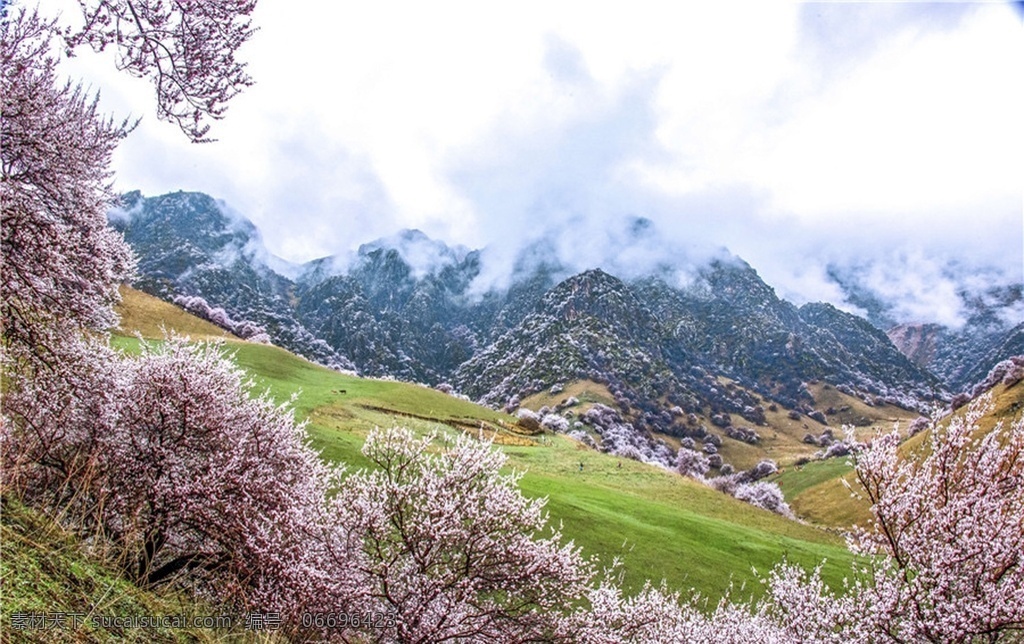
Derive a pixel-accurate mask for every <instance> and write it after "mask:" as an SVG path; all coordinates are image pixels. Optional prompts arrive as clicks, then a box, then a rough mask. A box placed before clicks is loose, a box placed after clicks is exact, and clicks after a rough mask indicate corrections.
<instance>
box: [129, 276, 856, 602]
mask: <svg viewBox="0 0 1024 644" xmlns="http://www.w3.org/2000/svg"><path fill="white" fill-rule="evenodd" d="M132 299H133V300H135V301H139V300H141V301H142V302H143V303H144V305H145V310H146V314H145V315H142V316H139V315H137V314H135V315H134V317H133V318H132V319H133V320H134V323H135V328H137V329H143V332H144V329H147V328H148V329H150V330H152V329H158V328H160V327H161V325H160V324H154V323H153V322H152V321H149V320H147V316H148V317H152V316H159V317H160V318H161V320H162V324H163V326H165V327H166V328H177V327H178V324H179V323H180V321H181V320H182V318H183V317H184V318H186V319H187V318H191V316H188V315H187V314H185V313H184V312H182V311H181V310H180V309H177V308H176V307H173V306H170V305H167V304H164V303H162V302H158V301H153V300H152V299H151V298H147V297H146V296H139V295H135V294H133V295H132ZM126 300H127V298H126ZM129 306H130V307H133V306H134V304H133V303H129ZM161 335H162V332H161ZM203 335H204V337H205V338H206V339H210V338H214V337H216V336H215V335H214V334H213V333H204V334H203ZM151 337H153V336H152V335H151ZM115 345H117V346H119V347H121V348H122V349H123V350H127V351H137V350H138V340H137V339H134V338H127V337H123V336H121V337H115ZM225 351H226V352H228V353H229V354H231V355H232V356H233V359H234V360H235V362H236V363H237V364H238V365H239V366H240V367H241V368H242V369H244V370H245V371H246V372H247V373H248V374H250V375H251V377H252V381H253V385H254V391H257V392H259V391H264V390H268V391H269V392H270V394H271V395H272V396H273V398H274V399H275V400H278V401H280V402H285V401H288V400H290V399H291V397H292V396H295V398H294V403H293V404H294V409H295V413H296V415H297V417H298V418H299V419H301V420H304V421H306V422H307V431H308V432H309V436H310V440H311V444H312V445H313V446H314V447H315V448H316V449H317V450H319V452H320V454H321V455H322V457H323V458H324V459H325V460H328V461H332V462H340V463H345V464H346V465H347V466H348V467H349V468H360V467H364V466H366V465H367V461H366V460H365V459H364V458H363V456H362V454H361V453H360V449H361V447H362V444H363V442H364V440H365V438H366V435H367V434H368V432H369V431H371V430H372V429H373V428H374V427H386V426H393V425H403V426H407V427H410V428H412V429H414V430H416V431H419V432H429V431H434V430H437V431H440V432H456V431H464V432H469V433H471V434H472V435H479V436H482V437H483V438H486V439H492V440H494V442H495V443H496V444H497V446H498V448H500V449H503V450H504V452H505V454H506V455H507V456H508V467H509V468H510V470H516V471H519V472H522V473H523V477H522V479H521V481H520V486H521V489H522V491H523V493H524V494H526V495H527V496H530V497H546V498H547V506H546V508H547V511H548V513H549V519H550V522H551V525H554V526H558V525H561V529H562V534H563V537H564V538H565V539H571V540H573V541H574V542H575V543H576V544H577V545H578V546H580V547H581V548H582V549H583V552H584V554H586V555H588V556H589V555H593V556H596V557H597V558H598V560H599V561H600V563H601V564H602V565H603V566H610V565H611V564H612V563H613V562H615V561H616V560H618V561H619V562H620V568H619V569H618V572H619V574H621V575H622V577H623V581H624V583H625V585H626V587H627V588H628V589H631V590H636V589H639V588H641V587H642V586H643V584H644V583H645V582H646V581H648V580H650V581H652V582H654V583H660V582H661V581H662V580H664V581H665V582H666V583H667V584H668V585H669V587H671V588H674V589H678V590H681V591H683V592H684V594H688V593H689V592H690V591H691V590H692V591H695V592H698V593H699V594H700V595H701V596H702V597H705V598H707V599H708V601H709V602H710V603H711V604H714V603H717V601H718V599H720V598H721V597H722V596H723V595H725V594H726V593H728V592H730V587H732V591H731V592H732V593H733V597H734V598H735V599H742V598H745V597H748V596H749V595H758V594H759V593H760V592H761V584H760V583H758V579H759V576H762V575H765V574H766V573H767V572H768V571H769V570H770V569H771V568H772V567H773V566H774V565H775V564H777V563H779V562H781V561H783V560H788V561H790V562H796V563H799V564H801V565H804V566H806V567H808V568H811V567H814V566H816V565H817V564H819V563H820V562H821V561H822V560H827V564H826V566H825V568H824V570H823V575H824V577H825V579H826V580H827V581H828V582H829V583H831V584H832V585H833V586H834V587H837V588H838V587H840V586H841V580H842V578H843V577H844V576H845V575H847V574H849V571H850V563H851V561H852V555H851V554H850V553H849V552H848V551H847V550H846V548H845V547H844V546H843V543H842V540H841V539H840V538H838V537H837V536H836V535H834V534H832V533H830V532H828V531H825V530H821V529H818V528H815V527H811V526H809V525H806V524H802V523H799V522H796V521H791V520H787V519H784V518H782V517H780V516H778V515H775V514H772V513H770V512H767V511H764V510H761V509H758V508H755V507H753V506H750V505H748V504H745V503H742V502H739V501H736V500H735V499H733V498H731V497H729V496H727V495H724V494H721V493H719V492H716V491H714V490H712V489H710V488H708V487H705V486H703V485H700V484H698V483H696V482H694V481H692V480H689V479H685V478H683V477H680V476H678V475H676V474H673V473H670V472H667V471H665V470H662V469H660V468H657V467H654V466H650V465H647V464H643V463H639V462H636V461H631V460H628V459H622V458H619V457H615V456H609V455H606V454H601V453H599V452H596V451H593V450H590V449H587V448H585V447H584V446H582V445H581V444H579V443H577V442H576V441H574V440H572V439H569V438H567V437H565V436H562V435H553V434H544V435H540V436H529V435H525V434H523V433H521V430H519V429H518V428H517V426H516V425H515V421H514V419H513V418H512V417H510V416H507V415H505V414H501V413H498V412H496V411H493V410H490V409H486V408H484V407H480V406H478V405H475V404H473V403H470V402H466V401H464V400H461V399H458V398H455V397H452V396H449V395H447V394H444V393H441V392H438V391H434V390H432V389H429V388H427V387H423V386H418V385H413V384H407V383H401V382H396V381H390V380H377V379H369V378H359V377H355V376H352V375H346V374H341V373H337V372H334V371H331V370H328V369H325V368H323V367H320V366H318V365H315V364H312V363H310V362H308V361H306V360H304V359H302V358H299V357H297V356H295V355H293V354H291V353H289V352H287V351H285V350H283V349H280V348H277V347H273V346H267V345H260V344H253V343H248V342H242V341H239V340H227V341H225ZM571 393H572V392H569V394H566V393H563V394H561V395H562V396H565V395H571ZM580 393H583V392H580ZM581 462H582V463H583V469H582V471H581V470H580V463H581ZM755 570H756V572H755Z"/></svg>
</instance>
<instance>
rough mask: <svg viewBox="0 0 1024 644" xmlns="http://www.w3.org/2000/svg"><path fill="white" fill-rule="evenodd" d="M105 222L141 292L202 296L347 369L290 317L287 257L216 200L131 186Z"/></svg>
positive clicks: (281, 341)
mask: <svg viewBox="0 0 1024 644" xmlns="http://www.w3.org/2000/svg"><path fill="white" fill-rule="evenodd" d="M110 222H111V225H112V226H113V227H114V228H115V229H117V230H119V231H120V232H121V233H122V234H123V235H124V238H125V241H127V242H128V244H129V245H131V247H132V249H134V251H135V253H136V255H137V256H138V258H139V264H138V277H137V279H136V281H135V286H136V287H138V288H140V289H141V290H143V291H146V292H148V293H150V294H152V295H156V296H158V297H161V298H163V299H165V300H168V301H170V300H173V298H174V297H175V296H176V295H190V296H199V297H202V298H203V299H204V300H206V301H207V302H209V303H210V304H211V305H212V306H215V307H220V308H223V309H225V310H226V311H227V313H228V314H229V315H230V316H231V317H232V318H234V319H236V320H245V321H251V322H253V323H254V324H255V325H258V326H259V327H261V328H262V329H264V330H265V331H266V332H267V334H268V335H270V336H271V337H272V338H273V339H274V341H275V342H277V343H279V344H281V345H282V346H285V347H288V348H289V349H291V350H293V351H296V352H297V353H299V354H301V355H304V356H306V357H308V358H310V359H313V360H316V361H318V362H321V363H323V364H327V365H333V366H336V367H339V368H343V369H354V368H355V366H354V365H353V364H352V363H351V362H350V361H349V360H348V359H347V358H345V357H344V356H343V355H341V354H339V353H338V352H337V351H336V350H335V349H333V348H332V347H330V346H329V345H328V344H327V343H325V342H323V341H322V340H320V339H319V338H317V337H316V336H314V335H313V334H312V333H310V332H309V331H308V330H307V329H306V328H305V327H304V326H303V325H302V324H301V323H300V322H299V321H298V319H297V318H296V316H295V314H294V311H293V310H292V304H291V299H292V298H293V297H294V293H293V290H294V284H293V283H292V282H291V281H290V280H289V279H287V278H286V277H284V276H283V275H281V273H280V272H279V271H282V270H288V268H290V267H289V265H288V263H287V262H285V261H284V260H281V259H279V258H275V257H273V256H272V255H271V254H270V253H269V252H268V251H267V250H266V247H265V246H264V245H263V241H262V239H261V238H260V235H259V231H258V230H257V229H256V227H255V226H254V225H253V224H252V222H250V221H249V220H247V219H244V218H242V217H241V216H239V215H237V214H235V213H232V212H231V211H229V210H228V209H227V208H226V206H225V205H224V204H222V203H219V202H217V201H215V200H214V199H213V198H212V197H209V196H207V195H204V194H202V193H195V192H175V193H170V194H166V195H162V196H159V197H150V198H143V197H142V195H141V193H139V192H131V193H128V194H127V195H124V196H123V198H122V208H119V209H118V210H116V211H114V212H113V213H111V216H110ZM275 269H276V270H275Z"/></svg>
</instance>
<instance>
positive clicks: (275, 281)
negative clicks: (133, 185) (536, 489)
mask: <svg viewBox="0 0 1024 644" xmlns="http://www.w3.org/2000/svg"><path fill="white" fill-rule="evenodd" d="M126 202H127V204H126V208H125V209H123V210H121V211H118V212H115V213H112V216H111V220H112V223H113V224H114V225H115V226H116V227H117V228H118V229H120V230H122V231H123V232H124V234H125V237H126V239H127V240H128V242H129V243H130V244H131V245H132V246H133V247H134V248H135V249H136V252H137V253H138V254H139V256H140V271H139V272H140V278H139V286H141V287H142V288H143V289H145V290H147V291H149V292H151V293H154V294H157V295H159V296H162V297H164V298H165V299H171V298H172V297H173V296H174V295H175V294H179V293H180V294H186V295H196V296H202V297H204V298H206V299H207V300H208V301H209V303H210V304H211V305H212V306H221V307H223V308H225V309H226V310H227V312H228V313H229V314H230V315H231V316H232V317H233V318H235V319H251V320H254V321H255V322H257V323H259V324H260V325H262V326H264V327H266V328H267V329H268V333H270V335H271V337H272V338H273V339H274V341H275V342H277V343H279V344H282V345H283V346H286V347H288V348H291V349H293V350H295V351H297V352H298V353H301V354H303V355H307V357H311V358H313V359H317V360H320V361H322V362H333V363H334V364H338V365H350V366H354V367H356V368H358V369H359V370H360V371H362V372H363V373H366V374H368V375H390V376H395V377H399V378H403V379H409V380H418V381H423V382H428V383H439V382H445V381H453V380H454V381H455V382H456V384H457V385H459V386H460V387H462V388H463V389H464V390H465V391H466V392H468V393H471V394H472V395H474V396H476V397H481V398H484V399H486V400H488V401H490V402H491V403H493V404H499V405H500V404H503V403H504V400H503V398H507V397H511V396H514V395H517V394H521V393H524V392H526V391H535V390H539V388H543V387H549V386H551V385H552V384H554V383H555V382H560V381H564V380H565V379H567V378H570V377H593V378H600V379H602V380H603V381H604V382H608V383H610V384H612V385H613V386H615V387H616V390H617V391H619V393H620V394H621V398H622V399H623V402H625V403H626V404H631V405H634V406H636V407H638V408H641V409H643V408H644V407H645V406H647V407H650V409H649V410H647V412H648V413H650V414H651V415H652V417H653V416H656V415H657V413H660V411H659V409H657V405H655V404H654V403H653V402H652V401H656V400H659V399H660V400H662V401H664V400H668V399H669V398H666V397H670V398H671V400H673V401H674V402H673V403H672V404H673V405H674V406H683V407H685V406H702V405H703V406H712V407H714V408H716V409H722V410H725V409H735V408H737V407H738V408H740V409H742V408H744V407H747V406H749V405H747V404H746V402H747V401H737V400H734V399H731V398H729V397H728V396H724V395H722V394H721V393H720V392H719V393H716V392H713V391H711V390H712V389H715V387H714V386H713V385H712V384H711V382H712V381H713V380H714V376H715V374H722V375H726V376H728V377H729V378H731V379H734V380H736V381H738V382H741V383H742V384H744V385H745V386H748V387H750V388H752V389H753V390H756V391H761V392H763V393H764V395H766V396H770V397H773V399H777V400H780V402H785V403H788V404H800V403H801V402H802V401H803V400H804V399H803V397H804V396H806V389H805V388H804V383H806V382H807V381H810V380H813V379H824V380H826V381H829V382H833V383H834V384H837V385H844V386H846V387H849V388H850V389H851V390H852V391H857V392H861V393H862V394H863V395H874V396H881V397H889V398H892V399H893V400H897V401H900V402H902V403H903V404H908V405H914V404H918V403H921V402H924V401H927V400H929V399H933V398H935V397H936V396H942V395H943V393H942V387H941V386H939V383H938V382H937V380H936V379H935V378H934V376H932V375H931V374H930V373H928V372H927V371H926V370H923V369H922V368H921V364H936V362H935V361H936V360H940V359H942V356H944V355H945V354H943V350H942V349H941V347H940V346H938V345H937V346H936V348H934V349H930V348H929V347H930V346H931V345H929V344H928V342H929V340H927V339H926V338H925V336H921V338H920V340H919V341H917V342H916V345H915V346H916V348H914V349H913V350H911V351H910V352H911V354H912V355H913V356H915V360H918V361H919V362H917V363H916V364H915V363H914V362H912V361H911V360H909V359H907V358H906V357H904V355H902V354H900V353H899V352H898V351H897V350H896V347H895V346H893V343H892V342H890V340H889V338H887V337H886V336H885V335H884V334H883V333H881V332H880V331H878V330H877V329H876V328H874V327H872V326H871V325H870V324H868V323H867V322H866V321H865V320H863V319H861V318H857V317H855V316H852V315H850V314H847V313H843V312H841V311H839V310H837V309H835V308H834V307H831V306H829V305H820V304H811V305H805V306H803V307H801V308H799V309H798V308H797V307H795V306H793V305H792V304H790V303H789V302H786V301H784V300H781V299H780V298H778V297H777V296H776V294H775V292H774V290H773V289H772V288H771V287H770V286H768V285H767V284H765V283H764V282H763V280H761V279H760V277H759V276H758V275H757V273H756V271H754V270H753V269H752V268H751V267H750V266H748V265H747V264H745V263H744V262H742V260H739V259H737V258H727V257H724V256H722V257H718V258H716V259H714V260H712V261H710V262H709V263H708V264H706V265H703V266H699V267H695V266H692V265H686V266H685V272H686V279H685V280H682V279H677V277H673V275H674V273H673V270H672V268H671V267H665V266H663V267H661V268H660V269H659V272H658V275H657V276H648V277H642V276H641V277H636V276H632V277H631V278H630V281H629V282H628V283H627V282H623V281H621V280H620V279H618V278H616V277H614V276H612V275H610V274H608V273H606V272H604V271H600V270H597V271H593V270H592V271H584V272H583V273H580V274H577V275H564V274H563V272H564V271H561V269H559V267H557V266H554V267H553V266H549V265H547V264H544V263H539V264H538V263H537V262H531V261H530V260H529V258H523V259H522V261H520V262H518V263H517V270H516V273H515V276H514V278H513V279H511V280H508V284H506V285H503V287H502V288H491V289H488V290H485V291H483V292H480V290H479V282H478V278H479V277H480V276H481V274H482V273H483V272H484V271H485V268H486V267H485V266H484V261H485V259H484V258H485V254H482V253H481V252H479V251H468V250H466V249H464V248H450V247H448V246H447V245H446V244H444V243H443V242H440V241H437V240H432V239H430V238H429V237H427V236H426V235H424V234H423V233H422V232H419V231H403V232H400V233H398V234H396V235H393V236H391V237H388V238H384V239H380V240H377V241H374V242H370V243H368V244H364V245H363V246H362V247H360V248H359V249H358V251H356V252H354V253H351V254H350V255H349V256H345V257H333V258H324V259H321V260H316V261H314V262H309V263H307V264H305V265H302V266H293V265H284V267H283V268H281V267H280V266H277V265H275V264H274V261H273V257H272V256H271V255H270V254H269V253H267V252H266V250H265V248H264V247H263V245H262V242H261V240H260V237H259V233H258V231H257V230H256V228H255V227H254V226H253V225H252V224H251V223H250V222H248V221H247V220H244V219H243V218H241V217H240V216H238V215H236V214H234V213H232V212H231V211H230V210H229V209H227V208H226V207H224V206H223V204H218V203H217V202H215V201H214V200H213V199H211V198H210V197H208V196H206V195H202V194H198V193H174V194H169V195H163V196H160V197H154V198H149V199H143V198H142V197H141V195H138V194H137V193H133V194H132V195H129V196H128V198H127V199H126ZM541 257H542V258H543V255H542V256H541ZM281 261H283V260H281ZM990 308H991V307H990ZM982 317H984V316H982ZM979 319H982V318H979ZM912 335H913V334H912V333H911V332H910V331H908V332H906V333H904V334H903V335H899V334H897V335H896V336H895V337H896V339H897V340H898V341H899V343H900V344H901V345H902V346H904V348H907V347H909V346H910V345H911V344H914V343H913V342H911V339H912ZM929 337H930V336H929ZM1003 339H1004V340H1012V338H1003ZM985 342H988V343H989V344H988V345H986V346H990V345H993V341H992V339H991V338H990V339H988V340H986V341H985ZM983 344H984V343H983ZM1003 344H1006V342H1003ZM947 346H950V347H952V346H954V345H953V344H950V343H947ZM1000 346H1001V345H1000ZM1012 346H1014V345H1013V344H1012V342H1010V343H1009V344H1008V345H1007V347H1012ZM993 351H994V353H993V355H998V354H999V351H998V350H995V349H993V350H991V351H988V353H992V352H993ZM986 355H987V353H986ZM922 356H932V357H931V358H930V360H931V362H930V363H921V362H920V360H923V357H922ZM1003 357H1005V356H1003ZM659 404H663V403H659ZM661 411H663V410H661Z"/></svg>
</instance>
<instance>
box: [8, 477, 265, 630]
mask: <svg viewBox="0 0 1024 644" xmlns="http://www.w3.org/2000/svg"><path fill="white" fill-rule="evenodd" d="M0 580H2V590H3V593H2V594H3V601H2V602H0V640H2V641H4V642H38V643H39V644H50V643H52V642H70V641H74V642H224V641H232V642H250V641H251V642H255V641H257V638H256V637H255V636H247V634H246V632H245V630H244V624H243V623H242V622H241V621H240V620H235V621H234V622H233V623H230V625H229V624H228V623H223V624H222V626H223V627H220V628H197V627H195V626H194V624H195V623H196V622H195V621H194V620H195V619H198V618H206V617H219V616H220V613H219V611H218V610H217V609H215V608H210V607H208V606H205V605H203V604H202V603H197V602H195V601H194V600H192V599H191V598H187V597H183V596H180V595H175V594H171V593H167V592H160V593H156V592H150V591H145V590H141V589H139V588H138V587H136V586H134V585H133V584H131V583H129V582H128V581H126V580H125V579H124V578H122V577H121V576H120V575H119V574H118V572H117V571H116V570H115V569H113V568H112V567H110V566H108V565H104V564H102V563H98V562H97V561H95V560H94V559H91V558H89V557H88V556H86V555H85V554H84V553H83V544H82V543H81V542H80V541H78V539H76V538H75V537H73V536H72V535H68V534H66V533H64V532H63V531H62V530H61V529H60V528H59V527H58V526H57V525H56V524H55V523H54V522H53V521H50V520H49V519H47V518H46V517H44V516H42V515H41V514H39V513H38V512H35V511H33V510H30V509H28V508H25V507H24V506H22V505H20V504H19V503H17V502H15V501H13V500H12V499H10V498H9V497H7V496H5V497H4V498H3V501H2V507H0ZM27 615H37V616H42V617H44V618H46V619H49V620H51V621H50V623H49V626H48V627H47V628H19V626H26V625H27V624H26V619H27V618H26V616H27ZM61 615H63V616H64V620H65V621H64V622H63V627H59V626H58V625H57V624H56V620H58V619H60V617H59V616H61ZM75 616H77V617H75ZM143 617H145V618H163V619H165V620H176V621H181V624H180V625H179V624H177V623H175V622H170V621H169V622H167V625H166V626H163V625H158V627H156V628H146V629H140V628H126V627H124V626H123V620H126V619H138V618H143ZM117 619H121V620H122V624H117V623H116V622H115V620H117ZM71 620H75V621H76V622H77V623H78V624H80V628H78V629H77V630H74V629H73V628H72V626H71V624H72V621H71ZM200 623H202V622H200ZM259 641H264V642H270V641H272V640H268V639H267V638H266V637H264V638H262V639H260V640H259Z"/></svg>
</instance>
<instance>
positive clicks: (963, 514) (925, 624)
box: [769, 397, 1024, 642]
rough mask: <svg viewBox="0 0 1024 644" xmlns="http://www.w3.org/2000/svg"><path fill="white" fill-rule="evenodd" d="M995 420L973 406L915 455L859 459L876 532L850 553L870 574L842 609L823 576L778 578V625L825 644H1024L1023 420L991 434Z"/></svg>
mask: <svg viewBox="0 0 1024 644" xmlns="http://www.w3.org/2000/svg"><path fill="white" fill-rule="evenodd" d="M988 408H990V399H989V398H988V397H982V398H980V399H978V400H976V401H975V402H973V403H972V404H971V405H970V407H969V409H968V410H967V411H966V413H965V414H963V415H958V416H953V417H951V418H950V419H949V420H948V422H947V423H945V424H944V425H939V426H936V427H934V428H933V429H932V431H931V434H930V435H929V436H928V438H927V441H926V442H923V443H921V444H920V446H919V448H918V449H917V450H916V452H914V453H909V454H907V453H902V449H901V443H900V435H899V433H897V432H896V431H893V432H892V433H890V434H886V435H883V436H880V437H878V438H877V439H876V440H875V441H874V442H873V444H872V445H871V446H870V447H868V448H866V449H864V450H862V451H860V452H858V453H857V454H856V456H855V462H856V473H857V478H858V480H859V482H860V484H861V486H862V487H863V490H864V493H865V495H866V497H867V499H868V500H869V501H870V502H871V503H872V508H871V512H872V516H873V525H872V526H871V528H870V529H860V530H858V531H857V532H856V533H855V534H854V535H853V536H852V537H851V543H850V545H851V547H852V548H853V549H854V550H855V551H857V552H861V553H864V554H865V555H867V556H868V557H867V561H869V562H870V565H869V566H868V567H866V568H864V569H862V570H859V571H858V573H859V574H858V575H857V576H856V577H855V580H854V581H853V582H851V586H850V588H848V589H847V592H846V594H845V595H843V596H841V597H837V596H834V595H833V594H831V593H830V592H829V591H828V590H827V589H825V588H824V587H823V585H822V584H821V581H820V579H818V578H817V577H816V575H811V576H807V575H804V574H803V573H801V571H798V570H795V569H792V568H785V567H784V568H781V569H779V570H777V571H776V572H775V573H774V575H773V577H772V579H771V583H770V585H769V589H770V593H771V595H772V603H771V610H772V612H773V614H774V615H775V616H776V617H777V618H779V619H780V620H781V621H783V622H785V623H786V624H787V626H788V628H790V629H791V630H792V631H793V632H794V633H796V634H798V635H799V636H801V637H807V638H810V639H814V640H818V641H836V642H840V641H842V642H850V641H854V642H972V641H982V642H995V641H1019V640H1020V639H1021V638H1024V418H1018V419H1017V420H1015V421H1014V422H1013V423H1012V424H1011V425H1010V426H1009V427H1006V428H1004V427H1002V426H1001V425H997V426H996V427H995V428H994V429H992V430H991V431H987V432H985V431H982V430H981V429H979V426H978V421H979V419H980V418H981V417H982V415H983V414H984V412H985V410H986V409H988ZM808 616H811V617H810V618H809V617H808ZM826 635H827V637H826ZM1015 638H1016V639H1015Z"/></svg>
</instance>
